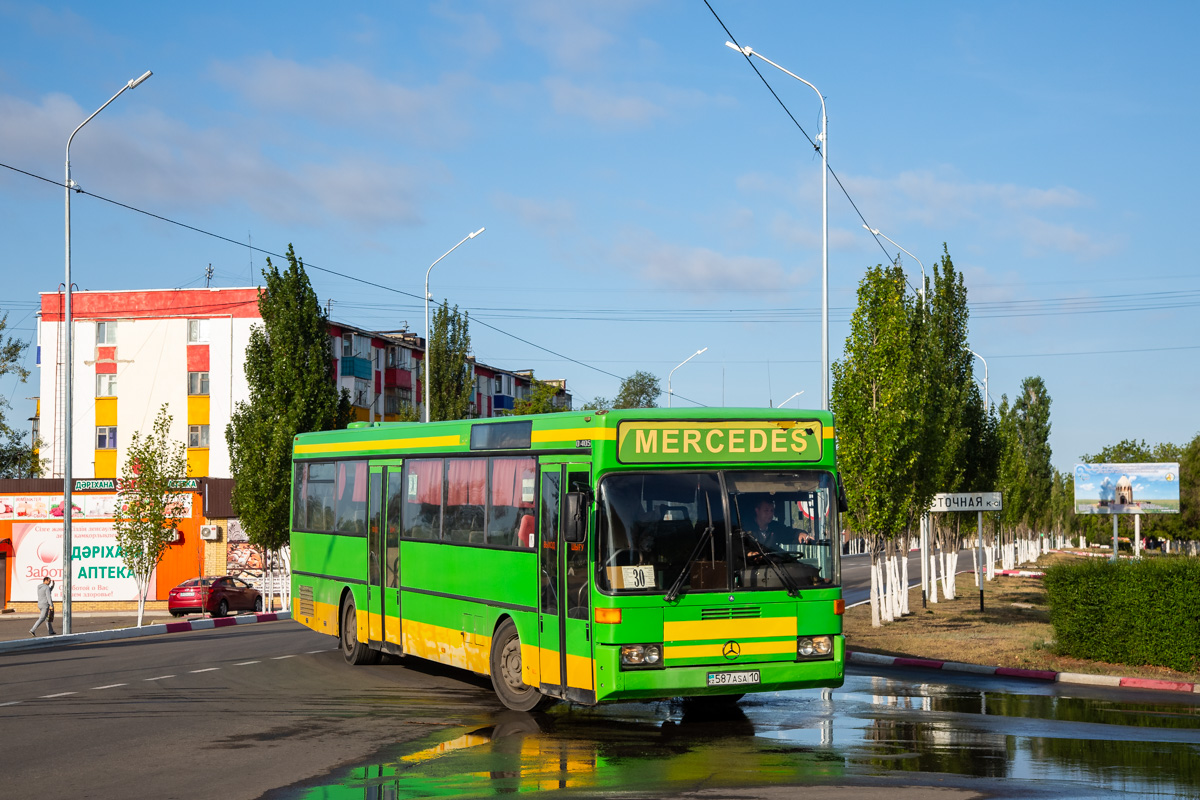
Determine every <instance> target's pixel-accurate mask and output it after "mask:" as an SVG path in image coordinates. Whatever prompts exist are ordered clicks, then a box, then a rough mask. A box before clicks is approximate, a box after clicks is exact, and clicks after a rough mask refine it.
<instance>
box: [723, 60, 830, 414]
mask: <svg viewBox="0 0 1200 800" xmlns="http://www.w3.org/2000/svg"><path fill="white" fill-rule="evenodd" d="M725 46H726V47H730V48H733V49H734V50H737V51H738V52H739V53H741V54H742V55H744V56H745V57H746V58H750V57H751V56H758V58H760V59H761V60H763V61H765V62H767V63H768V64H770V65H771V66H772V67H774V68H775V69H777V70H779V71H780V72H783V73H786V74H788V75H791V76H792V77H793V78H795V79H796V80H798V81H800V82H801V83H803V84H804V85H805V86H807V87H808V88H810V89H812V90H813V91H814V92H816V93H817V97H818V98H820V100H821V132H820V133H819V134H817V141H818V142H820V143H821V147H820V149H821V410H822V411H828V410H829V117H828V115H827V114H826V113H825V98H824V96H822V94H821V92H820V91H819V90H818V89H817V87H815V86H813V85H812V84H811V83H809V82H808V81H806V80H804V78H801V77H800V76H799V75H797V74H796V73H794V72H790V71H788V70H786V69H784V68H783V67H781V66H779V65H778V64H776V63H775V62H774V61H772V60H771V59H769V58H767V57H766V56H764V55H763V54H762V53H756V52H755V51H754V50H752V49H750V48H749V47H738V46H737V45H736V44H734V43H733V42H726V43H725Z"/></svg>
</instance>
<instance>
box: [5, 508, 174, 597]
mask: <svg viewBox="0 0 1200 800" xmlns="http://www.w3.org/2000/svg"><path fill="white" fill-rule="evenodd" d="M12 544H13V550H14V551H15V556H14V563H13V568H12V582H13V583H12V600H13V601H14V602H19V601H25V602H36V601H37V585H38V584H39V583H41V582H42V578H50V580H52V581H54V593H53V594H54V599H55V600H62V589H63V580H62V577H63V575H62V571H63V563H62V546H63V525H62V522H21V523H16V524H14V525H13V526H12ZM71 547H72V550H74V554H73V555H72V557H71V571H72V572H73V573H74V575H73V576H72V579H71V599H72V601H74V602H81V601H89V600H136V599H137V596H138V591H137V583H136V582H135V581H134V579H133V574H132V573H130V572H129V570H128V569H126V567H125V563H124V562H123V561H122V560H121V556H120V555H118V547H117V536H116V532H115V531H114V530H113V524H112V523H111V522H73V523H72V524H71ZM153 585H154V577H153V576H151V586H152V587H153ZM147 599H148V600H153V599H155V598H154V590H153V588H152V589H151V590H150V596H149V597H148V598H147Z"/></svg>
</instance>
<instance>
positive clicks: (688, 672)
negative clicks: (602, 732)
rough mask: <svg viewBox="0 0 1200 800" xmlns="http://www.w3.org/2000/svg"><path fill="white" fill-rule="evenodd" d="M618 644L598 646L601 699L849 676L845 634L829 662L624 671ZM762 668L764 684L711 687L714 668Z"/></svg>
mask: <svg viewBox="0 0 1200 800" xmlns="http://www.w3.org/2000/svg"><path fill="white" fill-rule="evenodd" d="M620 650H621V648H620V647H619V646H614V645H598V646H597V647H596V651H597V652H596V701H597V702H615V701H621V700H649V699H658V698H664V697H706V696H716V695H722V694H746V693H750V692H779V691H786V690H792V689H823V688H832V689H836V688H838V687H840V686H841V685H842V683H843V682H844V680H845V663H846V660H845V656H846V638H845V637H844V636H836V637H834V642H833V658H831V659H828V660H825V661H760V662H754V661H748V660H747V661H738V662H736V663H723V664H706V665H701V666H686V667H672V666H670V665H668V666H666V667H664V668H662V669H640V670H630V669H626V670H622V669H621V665H620ZM751 670H757V671H758V673H759V677H760V682H759V683H757V684H737V685H730V686H722V687H713V686H709V685H708V675H709V674H710V673H713V672H748V671H751Z"/></svg>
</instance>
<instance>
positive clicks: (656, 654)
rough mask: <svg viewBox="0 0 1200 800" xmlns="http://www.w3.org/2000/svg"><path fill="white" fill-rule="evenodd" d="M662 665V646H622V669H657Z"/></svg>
mask: <svg viewBox="0 0 1200 800" xmlns="http://www.w3.org/2000/svg"><path fill="white" fill-rule="evenodd" d="M661 664H662V645H661V644H626V645H622V646H621V666H622V667H657V666H659V665H661Z"/></svg>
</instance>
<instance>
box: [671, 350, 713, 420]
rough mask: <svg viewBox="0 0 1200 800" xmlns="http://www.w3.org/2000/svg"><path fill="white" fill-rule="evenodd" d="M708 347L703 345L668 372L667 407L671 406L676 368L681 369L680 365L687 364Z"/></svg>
mask: <svg viewBox="0 0 1200 800" xmlns="http://www.w3.org/2000/svg"><path fill="white" fill-rule="evenodd" d="M707 349H708V348H707V347H702V348H700V349H699V350H697V351H696V352H694V353H692V354H691V355H690V356H688V357H687V358H685V359H684V360H683V361H681V362H679V363H678V364H677V365H676V366H675V369H673V370H671V371H670V372H668V373H667V408H670V407H671V376H672V375H674V374H675V370H676V369H679V368H680V367H682V366H683V365H684V364H686V363H687V362H689V361H691V360H692V359H693V358H695V357H696V356H698V355H700V354H701V353H703V352H704V351H705V350H707Z"/></svg>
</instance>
